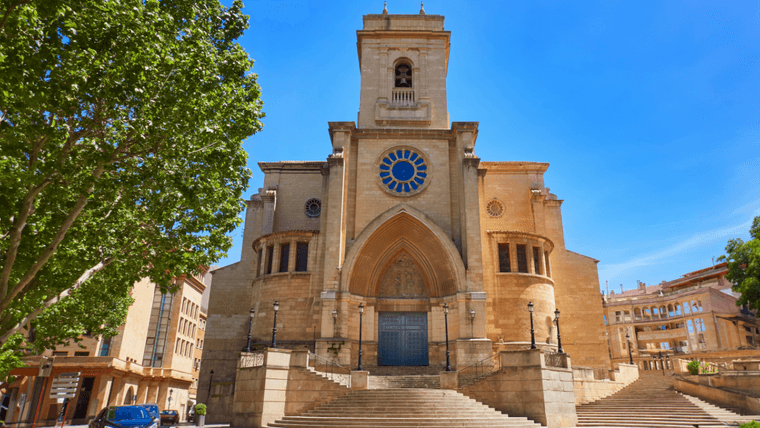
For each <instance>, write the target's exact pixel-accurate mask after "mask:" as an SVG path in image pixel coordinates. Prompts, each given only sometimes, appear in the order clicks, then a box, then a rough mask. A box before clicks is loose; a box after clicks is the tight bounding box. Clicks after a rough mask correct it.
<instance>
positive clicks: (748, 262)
mask: <svg viewBox="0 0 760 428" xmlns="http://www.w3.org/2000/svg"><path fill="white" fill-rule="evenodd" d="M749 234H750V236H751V237H752V239H751V240H749V241H747V242H744V241H742V240H741V239H738V238H737V239H730V240H729V241H728V244H727V245H726V255H723V256H720V257H718V260H720V261H724V260H725V261H727V262H728V273H726V278H727V279H729V280H730V281H731V282H733V283H734V286H733V290H734V291H738V292H739V293H741V297H739V300H738V301H737V302H736V304H737V305H748V306H749V308H750V309H753V310H760V216H758V217H755V219H754V220H753V221H752V228H750V230H749Z"/></svg>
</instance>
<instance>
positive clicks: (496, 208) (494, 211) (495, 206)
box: [486, 199, 504, 217]
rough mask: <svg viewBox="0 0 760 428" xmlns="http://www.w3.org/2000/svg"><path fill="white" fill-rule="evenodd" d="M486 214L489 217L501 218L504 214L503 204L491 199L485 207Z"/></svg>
mask: <svg viewBox="0 0 760 428" xmlns="http://www.w3.org/2000/svg"><path fill="white" fill-rule="evenodd" d="M486 212H488V215H489V216H491V217H501V215H502V214H504V204H502V203H501V201H499V200H498V199H492V200H491V201H490V202H489V203H488V204H487V205H486Z"/></svg>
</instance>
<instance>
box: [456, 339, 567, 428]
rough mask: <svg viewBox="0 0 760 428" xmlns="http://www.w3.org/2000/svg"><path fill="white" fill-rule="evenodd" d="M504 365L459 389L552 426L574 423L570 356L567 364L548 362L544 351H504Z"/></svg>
mask: <svg viewBox="0 0 760 428" xmlns="http://www.w3.org/2000/svg"><path fill="white" fill-rule="evenodd" d="M500 360H501V369H499V370H498V371H496V372H494V373H493V374H491V375H490V376H488V377H486V378H484V379H482V380H480V381H477V382H475V383H473V384H471V385H467V386H465V387H464V388H462V389H461V390H460V392H461V393H462V394H464V395H466V396H468V397H471V398H474V399H476V400H478V401H480V402H481V403H484V404H486V405H488V406H490V407H493V408H494V409H496V410H499V411H501V412H503V413H506V414H508V415H510V416H525V417H527V418H529V419H532V420H534V421H536V422H538V423H540V424H541V425H544V426H547V427H549V428H559V427H574V426H576V424H577V423H578V418H577V416H576V413H575V392H574V387H573V373H572V369H571V368H570V367H571V365H570V358H569V356H566V359H565V362H566V364H564V365H565V366H566V367H551V366H548V365H547V364H546V359H545V354H544V351H542V350H540V349H533V350H527V351H504V352H502V353H501V354H500Z"/></svg>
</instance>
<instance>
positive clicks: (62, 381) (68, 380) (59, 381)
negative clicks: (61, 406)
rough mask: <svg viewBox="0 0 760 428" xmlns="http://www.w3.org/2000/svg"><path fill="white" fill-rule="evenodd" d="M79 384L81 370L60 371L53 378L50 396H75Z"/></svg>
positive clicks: (56, 397)
mask: <svg viewBox="0 0 760 428" xmlns="http://www.w3.org/2000/svg"><path fill="white" fill-rule="evenodd" d="M78 386H79V372H71V373H60V374H59V375H58V377H56V378H55V379H53V385H51V387H50V398H55V399H58V398H61V399H63V398H74V396H75V395H77V387H78Z"/></svg>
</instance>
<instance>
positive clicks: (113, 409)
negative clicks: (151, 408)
mask: <svg viewBox="0 0 760 428" xmlns="http://www.w3.org/2000/svg"><path fill="white" fill-rule="evenodd" d="M90 428H158V424H157V423H156V422H154V421H153V418H151V417H150V415H149V414H148V411H147V410H145V408H144V407H142V406H108V407H106V408H105V409H103V410H101V411H100V413H98V415H97V416H95V419H93V420H92V421H91V422H90Z"/></svg>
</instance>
